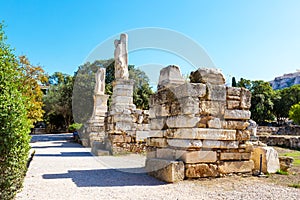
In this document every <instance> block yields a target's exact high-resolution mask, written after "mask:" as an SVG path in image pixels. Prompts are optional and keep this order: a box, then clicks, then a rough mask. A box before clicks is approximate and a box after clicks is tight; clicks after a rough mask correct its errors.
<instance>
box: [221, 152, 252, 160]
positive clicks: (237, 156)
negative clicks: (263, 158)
mask: <svg viewBox="0 0 300 200" xmlns="http://www.w3.org/2000/svg"><path fill="white" fill-rule="evenodd" d="M250 158H251V153H237V152H235V153H226V152H224V153H223V152H222V153H220V160H249V159H250Z"/></svg>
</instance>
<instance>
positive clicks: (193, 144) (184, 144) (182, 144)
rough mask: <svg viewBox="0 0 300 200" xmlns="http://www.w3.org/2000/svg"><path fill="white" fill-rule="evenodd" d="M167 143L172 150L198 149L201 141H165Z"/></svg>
mask: <svg viewBox="0 0 300 200" xmlns="http://www.w3.org/2000/svg"><path fill="white" fill-rule="evenodd" d="M167 143H168V145H169V146H170V147H174V148H184V149H189V148H200V147H202V141H201V140H188V139H167Z"/></svg>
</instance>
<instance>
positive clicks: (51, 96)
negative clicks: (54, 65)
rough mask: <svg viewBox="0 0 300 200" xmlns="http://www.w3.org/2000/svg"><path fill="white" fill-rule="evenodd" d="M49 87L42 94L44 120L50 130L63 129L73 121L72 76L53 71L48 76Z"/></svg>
mask: <svg viewBox="0 0 300 200" xmlns="http://www.w3.org/2000/svg"><path fill="white" fill-rule="evenodd" d="M49 84H50V86H49V89H48V92H47V94H46V95H45V96H44V98H43V101H44V110H45V117H44V119H45V121H46V123H47V124H48V126H50V130H63V131H65V130H66V129H67V128H68V127H69V125H70V124H71V123H73V121H74V120H73V113H72V93H73V85H74V78H73V77H72V76H70V75H68V74H63V73H61V72H55V73H54V74H53V75H51V76H49Z"/></svg>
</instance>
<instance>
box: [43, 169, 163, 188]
mask: <svg viewBox="0 0 300 200" xmlns="http://www.w3.org/2000/svg"><path fill="white" fill-rule="evenodd" d="M120 170H123V171H119V170H118V169H98V170H69V171H68V173H63V174H44V175H43V178H44V179H64V178H71V179H72V181H73V182H74V183H75V184H76V185H77V187H118V186H156V185H164V184H166V183H164V182H162V181H159V180H157V179H155V178H153V177H151V176H148V175H147V174H146V173H128V172H124V171H133V172H134V171H140V170H141V168H130V169H120Z"/></svg>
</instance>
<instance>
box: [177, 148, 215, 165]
mask: <svg viewBox="0 0 300 200" xmlns="http://www.w3.org/2000/svg"><path fill="white" fill-rule="evenodd" d="M176 157H177V159H179V160H181V161H183V162H184V163H213V162H216V161H217V152H215V151H180V150H177V151H176Z"/></svg>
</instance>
